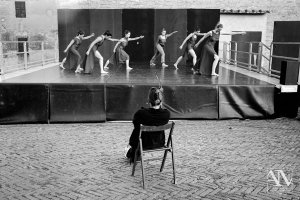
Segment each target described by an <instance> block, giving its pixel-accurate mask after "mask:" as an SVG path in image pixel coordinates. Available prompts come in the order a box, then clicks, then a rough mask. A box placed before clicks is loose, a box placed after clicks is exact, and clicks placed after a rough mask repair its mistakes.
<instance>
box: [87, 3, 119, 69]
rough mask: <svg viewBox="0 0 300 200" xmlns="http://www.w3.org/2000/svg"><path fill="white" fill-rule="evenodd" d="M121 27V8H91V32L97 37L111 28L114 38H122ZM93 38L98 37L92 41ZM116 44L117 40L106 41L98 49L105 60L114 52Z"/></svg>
mask: <svg viewBox="0 0 300 200" xmlns="http://www.w3.org/2000/svg"><path fill="white" fill-rule="evenodd" d="M121 27H122V10H121V9H113V10H112V9H107V10H105V9H103V10H99V9H93V10H90V33H95V37H97V36H99V35H102V34H103V33H104V32H105V31H106V30H110V32H111V34H112V38H115V39H120V38H121V37H122V29H121ZM93 39H96V38H92V39H91V42H92V41H93ZM116 44H117V42H111V41H105V42H104V43H103V45H102V46H101V47H100V48H99V49H98V50H99V51H100V53H101V55H102V56H103V58H104V62H105V61H106V60H107V59H108V58H109V57H110V56H111V55H112V54H113V49H114V46H115V45H116ZM97 66H98V65H97Z"/></svg>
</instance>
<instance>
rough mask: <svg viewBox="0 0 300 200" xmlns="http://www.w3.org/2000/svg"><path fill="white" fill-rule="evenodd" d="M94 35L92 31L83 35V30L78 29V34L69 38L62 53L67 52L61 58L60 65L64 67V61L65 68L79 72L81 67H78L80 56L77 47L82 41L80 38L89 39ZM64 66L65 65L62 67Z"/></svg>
mask: <svg viewBox="0 0 300 200" xmlns="http://www.w3.org/2000/svg"><path fill="white" fill-rule="evenodd" d="M93 36H94V33H92V34H91V35H89V36H86V37H84V32H83V31H78V34H77V36H76V37H74V39H72V40H71V42H70V43H69V45H68V46H67V48H66V49H65V50H64V53H67V56H66V59H64V60H65V61H64V60H63V62H62V63H61V66H62V67H64V64H65V63H66V68H67V69H75V68H76V70H75V73H80V72H81V71H82V70H83V69H82V68H81V67H80V64H81V56H80V54H79V52H78V48H79V46H80V44H81V42H82V40H87V39H90V38H91V37H93ZM64 68H65V67H64Z"/></svg>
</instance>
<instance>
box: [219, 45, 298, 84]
mask: <svg viewBox="0 0 300 200" xmlns="http://www.w3.org/2000/svg"><path fill="white" fill-rule="evenodd" d="M220 43H221V47H223V48H221V49H220V51H221V52H222V53H221V54H220V55H222V57H221V59H222V60H223V62H225V63H228V64H231V65H235V66H238V67H241V68H244V69H247V70H249V71H255V72H258V73H262V74H265V75H268V76H272V77H275V78H280V71H279V70H276V69H273V65H272V61H273V58H278V59H284V60H291V61H298V62H300V43H299V42H272V43H271V45H270V46H267V45H265V44H264V43H262V42H235V41H230V42H225V41H222V42H220ZM239 45H243V46H245V45H248V51H240V50H238V46H239ZM274 45H298V49H299V55H298V57H288V56H283V55H274V54H273V49H274ZM254 46H255V48H254ZM238 55H239V56H240V57H243V58H248V62H243V61H241V59H238ZM241 55H243V56H241Z"/></svg>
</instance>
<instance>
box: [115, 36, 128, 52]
mask: <svg viewBox="0 0 300 200" xmlns="http://www.w3.org/2000/svg"><path fill="white" fill-rule="evenodd" d="M122 41H125V40H124V39H123V38H122V39H121V40H119V42H117V44H116V45H115V47H114V50H113V52H114V53H115V52H116V49H117V47H118V46H119V44H120V43H121V42H122Z"/></svg>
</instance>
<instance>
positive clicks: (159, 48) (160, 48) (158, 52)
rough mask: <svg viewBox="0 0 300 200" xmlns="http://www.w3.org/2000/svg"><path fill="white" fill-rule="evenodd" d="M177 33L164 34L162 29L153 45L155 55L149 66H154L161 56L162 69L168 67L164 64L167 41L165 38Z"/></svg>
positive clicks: (164, 30)
mask: <svg viewBox="0 0 300 200" xmlns="http://www.w3.org/2000/svg"><path fill="white" fill-rule="evenodd" d="M177 32H178V31H174V32H172V33H170V34H166V33H167V32H166V29H164V28H163V29H162V32H161V35H159V36H158V39H157V42H156V44H155V53H154V56H153V57H152V59H151V61H150V65H151V66H154V65H155V61H156V59H157V58H158V57H159V56H161V66H162V67H168V65H166V64H165V51H164V47H165V43H166V41H167V38H168V37H170V36H172V35H173V34H174V33H177Z"/></svg>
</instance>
